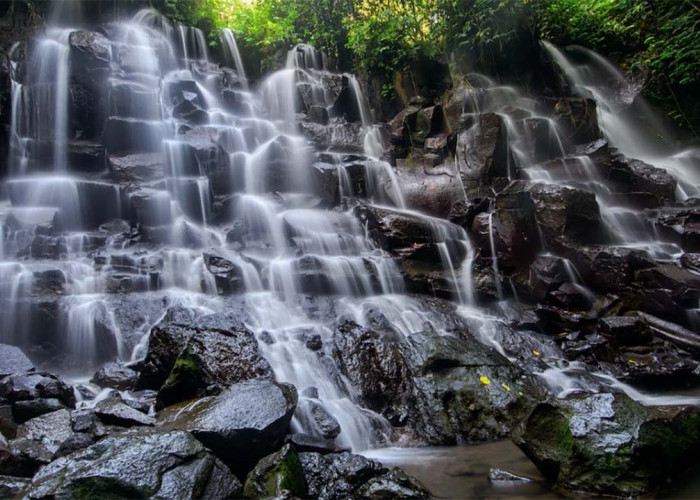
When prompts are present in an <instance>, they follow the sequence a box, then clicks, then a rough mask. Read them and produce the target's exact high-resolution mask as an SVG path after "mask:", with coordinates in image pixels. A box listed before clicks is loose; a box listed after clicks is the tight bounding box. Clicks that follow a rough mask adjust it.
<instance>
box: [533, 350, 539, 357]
mask: <svg viewBox="0 0 700 500" xmlns="http://www.w3.org/2000/svg"><path fill="white" fill-rule="evenodd" d="M532 354H534V355H535V356H539V355H540V351H535V350H534V349H533V350H532Z"/></svg>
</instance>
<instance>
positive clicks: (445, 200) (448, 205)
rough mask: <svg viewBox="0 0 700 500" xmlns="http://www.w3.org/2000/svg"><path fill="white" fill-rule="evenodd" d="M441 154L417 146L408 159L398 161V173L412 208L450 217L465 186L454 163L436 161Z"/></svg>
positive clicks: (405, 195)
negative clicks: (426, 151) (417, 148)
mask: <svg viewBox="0 0 700 500" xmlns="http://www.w3.org/2000/svg"><path fill="white" fill-rule="evenodd" d="M438 161H439V157H437V156H436V155H434V154H432V153H425V152H422V153H421V154H419V153H418V152H417V151H416V150H414V151H413V152H412V153H411V156H410V157H409V158H408V159H406V160H403V159H399V160H397V161H396V175H397V178H398V181H399V186H400V189H401V192H402V194H403V197H404V201H405V202H406V204H407V205H408V206H410V207H412V208H415V209H417V210H420V211H422V212H425V213H427V214H430V215H433V216H435V217H442V218H446V217H447V216H448V215H449V214H450V212H451V211H452V207H453V206H454V204H455V203H457V202H458V201H463V200H464V190H463V188H462V184H461V181H460V179H459V177H458V175H459V174H458V172H456V171H455V168H454V166H452V165H449V164H447V163H443V164H439V165H438V164H436V162H438Z"/></svg>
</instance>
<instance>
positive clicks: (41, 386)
mask: <svg viewBox="0 0 700 500" xmlns="http://www.w3.org/2000/svg"><path fill="white" fill-rule="evenodd" d="M0 397H2V398H5V399H6V400H8V401H10V402H11V403H14V402H17V401H26V400H31V399H36V398H55V399H58V400H59V401H60V402H61V403H63V404H64V405H66V406H67V407H69V408H74V407H75V394H74V393H73V388H72V387H71V386H69V385H68V384H66V383H65V382H64V381H63V380H61V379H60V378H58V377H57V376H56V375H53V374H50V373H44V372H35V373H34V372H33V373H26V374H14V375H9V376H7V377H5V378H4V379H2V380H0Z"/></svg>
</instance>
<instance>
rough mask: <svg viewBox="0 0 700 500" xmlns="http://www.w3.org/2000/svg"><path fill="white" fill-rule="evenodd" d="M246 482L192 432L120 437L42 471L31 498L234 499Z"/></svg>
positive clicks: (57, 462) (101, 442) (28, 494)
mask: <svg viewBox="0 0 700 500" xmlns="http://www.w3.org/2000/svg"><path fill="white" fill-rule="evenodd" d="M241 489H242V487H241V483H240V482H239V481H238V480H237V479H236V478H235V477H234V476H233V475H232V474H231V473H230V472H229V470H228V469H227V468H226V466H225V465H223V464H222V463H221V462H220V461H219V460H217V459H216V458H215V457H214V456H213V455H212V454H211V453H210V452H209V451H208V450H207V449H205V448H204V447H203V446H202V445H201V444H199V442H197V440H195V439H194V438H193V437H192V436H191V435H189V434H188V433H186V432H179V431H170V432H150V433H138V434H132V435H116V436H110V437H107V438H105V439H103V440H101V441H100V442H98V443H96V444H94V445H92V446H90V447H88V448H86V449H84V450H81V451H78V452H75V453H73V454H71V455H69V456H66V457H62V458H59V459H58V460H55V461H54V462H52V463H51V464H50V465H49V466H47V467H45V468H44V469H42V470H41V471H40V472H39V473H38V474H37V475H36V476H34V478H33V479H32V483H31V485H30V486H29V488H28V489H27V490H25V495H26V497H27V498H46V497H56V498H63V497H71V498H72V497H81V498H83V497H84V498H87V497H105V496H108V497H110V498H146V497H149V498H150V497H157V498H174V497H177V498H230V497H237V496H240V494H241Z"/></svg>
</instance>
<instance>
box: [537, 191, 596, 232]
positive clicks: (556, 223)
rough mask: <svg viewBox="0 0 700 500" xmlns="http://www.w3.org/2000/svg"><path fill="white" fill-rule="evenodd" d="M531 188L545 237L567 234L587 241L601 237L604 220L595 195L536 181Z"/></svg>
mask: <svg viewBox="0 0 700 500" xmlns="http://www.w3.org/2000/svg"><path fill="white" fill-rule="evenodd" d="M529 191H530V195H531V196H532V200H533V202H534V205H535V216H536V218H537V223H538V224H539V227H540V230H541V231H542V233H543V235H544V237H545V238H547V239H552V238H555V237H557V236H562V235H567V236H571V237H573V238H576V239H578V240H581V241H584V242H591V241H596V240H598V239H599V237H600V235H599V233H600V231H601V225H602V223H601V219H600V209H599V207H598V202H597V201H596V197H595V194H593V193H591V192H588V191H582V190H579V189H571V188H567V187H564V186H560V185H557V184H535V185H533V186H532V187H531V188H530V189H529Z"/></svg>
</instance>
